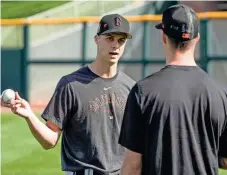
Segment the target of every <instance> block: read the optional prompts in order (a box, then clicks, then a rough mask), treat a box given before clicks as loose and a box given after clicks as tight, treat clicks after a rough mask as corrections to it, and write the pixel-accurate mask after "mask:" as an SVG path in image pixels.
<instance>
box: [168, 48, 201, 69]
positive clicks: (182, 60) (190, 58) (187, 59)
mask: <svg viewBox="0 0 227 175" xmlns="http://www.w3.org/2000/svg"><path fill="white" fill-rule="evenodd" d="M166 55H167V56H166V64H167V65H179V66H197V64H196V62H195V58H194V52H192V51H186V52H183V53H182V52H179V51H177V52H174V53H173V52H171V51H170V52H169V53H167V54H166Z"/></svg>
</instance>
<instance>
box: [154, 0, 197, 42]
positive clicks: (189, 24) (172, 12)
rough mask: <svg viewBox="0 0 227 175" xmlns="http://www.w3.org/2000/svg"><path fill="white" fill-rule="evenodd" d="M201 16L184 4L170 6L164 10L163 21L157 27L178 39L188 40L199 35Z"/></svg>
mask: <svg viewBox="0 0 227 175" xmlns="http://www.w3.org/2000/svg"><path fill="white" fill-rule="evenodd" d="M199 24H200V22H199V18H198V16H197V14H196V13H195V11H194V10H193V9H192V8H190V7H188V6H186V5H183V4H178V5H174V6H171V7H169V8H168V9H167V10H165V11H164V12H163V15H162V22H161V23H160V24H158V25H156V26H155V27H156V28H157V29H162V30H163V32H164V33H165V34H166V35H167V36H169V37H171V38H173V39H176V40H180V41H187V40H192V39H194V38H196V37H197V35H198V33H199Z"/></svg>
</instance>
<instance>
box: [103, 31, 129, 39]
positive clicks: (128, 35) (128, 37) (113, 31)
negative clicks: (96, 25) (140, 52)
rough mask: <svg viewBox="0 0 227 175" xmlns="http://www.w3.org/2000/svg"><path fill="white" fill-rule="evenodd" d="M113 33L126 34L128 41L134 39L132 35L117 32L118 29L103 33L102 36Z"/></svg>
mask: <svg viewBox="0 0 227 175" xmlns="http://www.w3.org/2000/svg"><path fill="white" fill-rule="evenodd" d="M111 33H113V34H114V33H117V34H125V35H126V36H127V39H132V35H131V34H129V33H127V32H123V31H120V30H117V29H112V30H107V31H105V32H103V33H101V35H107V34H111Z"/></svg>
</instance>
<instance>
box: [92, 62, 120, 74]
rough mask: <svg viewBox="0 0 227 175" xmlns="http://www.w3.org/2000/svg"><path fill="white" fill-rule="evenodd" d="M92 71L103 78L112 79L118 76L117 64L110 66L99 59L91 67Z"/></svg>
mask: <svg viewBox="0 0 227 175" xmlns="http://www.w3.org/2000/svg"><path fill="white" fill-rule="evenodd" d="M89 67H90V69H91V70H92V71H93V72H94V73H95V74H97V75H99V76H100V77H102V78H112V77H114V76H115V75H116V74H117V64H116V63H115V64H110V63H108V62H105V61H102V60H100V59H98V58H96V59H95V61H93V62H92V63H91V64H90V65H89Z"/></svg>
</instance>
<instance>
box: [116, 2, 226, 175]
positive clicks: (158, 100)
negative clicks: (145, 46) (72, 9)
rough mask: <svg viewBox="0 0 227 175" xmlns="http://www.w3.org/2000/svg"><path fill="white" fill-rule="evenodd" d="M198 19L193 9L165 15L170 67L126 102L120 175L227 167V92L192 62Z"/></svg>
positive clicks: (206, 174)
mask: <svg viewBox="0 0 227 175" xmlns="http://www.w3.org/2000/svg"><path fill="white" fill-rule="evenodd" d="M199 23H200V22H199V19H198V17H197V15H196V13H195V12H194V10H193V9H191V8H190V7H187V6H184V5H176V6H171V7H169V8H168V9H167V10H165V12H164V13H163V17H162V23H161V24H158V25H157V26H156V28H157V29H161V30H162V42H163V45H164V49H165V55H166V66H165V67H164V68H162V69H161V70H160V71H158V72H156V73H154V74H153V75H150V76H148V77H146V78H145V79H143V80H140V81H139V82H137V83H136V84H135V86H134V87H133V88H132V90H131V91H130V94H129V96H128V100H127V103H126V108H125V113H124V118H123V124H122V128H121V134H120V138H119V143H120V144H121V145H122V146H124V147H126V148H127V151H126V153H125V157H124V162H123V166H122V169H121V174H122V175H140V174H142V175H217V174H218V168H223V169H227V125H226V122H227V93H226V92H225V91H224V89H222V88H221V87H219V86H218V85H217V84H216V83H215V82H214V81H212V80H211V78H210V77H209V76H208V75H207V73H206V72H204V71H203V70H202V69H201V68H199V67H198V66H197V65H196V63H195V59H194V52H195V46H196V44H197V43H198V41H199V36H200V35H199Z"/></svg>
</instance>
